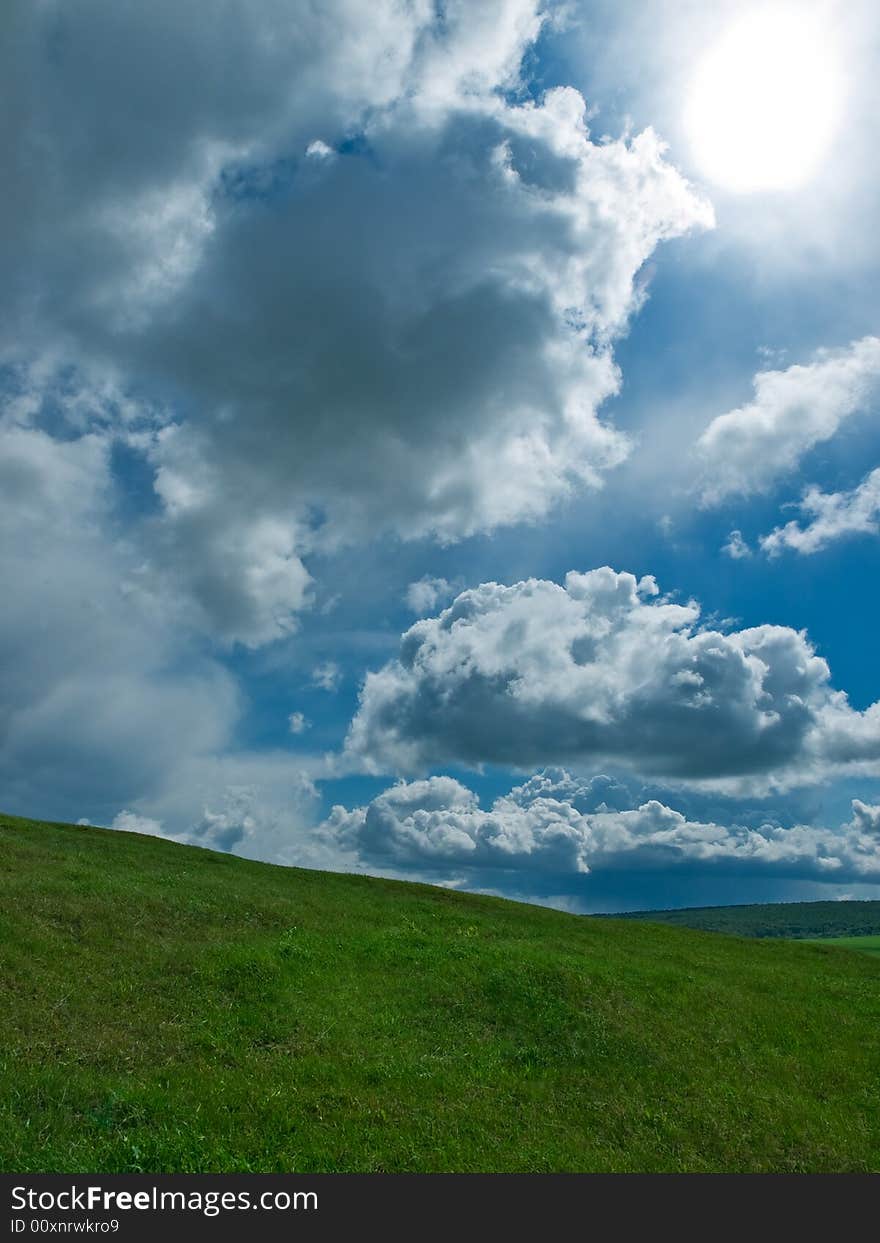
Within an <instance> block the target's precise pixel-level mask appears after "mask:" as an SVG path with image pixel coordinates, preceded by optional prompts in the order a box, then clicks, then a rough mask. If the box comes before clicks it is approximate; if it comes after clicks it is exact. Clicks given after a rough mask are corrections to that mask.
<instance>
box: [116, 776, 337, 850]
mask: <svg viewBox="0 0 880 1243" xmlns="http://www.w3.org/2000/svg"><path fill="white" fill-rule="evenodd" d="M317 797H318V796H317V791H316V789H315V786H314V783H313V781H312V780H311V778H310V777H309V776H308V775H307V773H306V772H305V771H304V770H303V769H301V768H297V767H295V766H293V765H291V762H290V756H289V755H286V754H283V753H280V752H278V753H275V752H268V753H263V754H260V755H254V754H247V753H241V752H239V753H235V752H228V753H226V754H224V755H221V756H207V757H196V756H182V757H181V761H180V763H179V764H178V765H176V766H175V767H173V768H171V769H169V772H168V773H167V774H166V780H165V781H164V783H161V784H160V785H159V786H157V788H156V789H154V790H153V791H151V792H150V794H149V795H148V796H146V797H144V798H142V799H141V800H140V801H139V803H138V804H137V806H136V808H135V809H134V810H132V809H130V808H126V809H125V810H123V811H121V812H119V813H118V814H117V815H116V816H115V817H114V818H113V819H112V821H111V823H110V827H111V828H113V829H124V830H127V831H128V832H132V833H148V834H150V835H152V836H158V837H164V838H166V839H168V840H170V841H176V842H182V843H185V844H188V845H192V846H204V847H206V848H208V849H210V850H220V851H227V852H229V853H232V854H236V855H241V856H243V857H245V858H249V859H259V860H262V861H264V862H268V863H282V864H288V865H294V864H296V865H302V866H311V867H328V868H333V867H334V866H335V867H340V866H345V860H344V859H342V858H341V857H340V855H339V851H338V850H336V851H335V852H334V850H332V849H331V844H330V843H326V842H321V841H319V840H317V839H316V838H315V837H314V834H313V831H312V830H313V827H314V823H315V811H316V807H317Z"/></svg>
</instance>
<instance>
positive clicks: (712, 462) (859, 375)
mask: <svg viewBox="0 0 880 1243" xmlns="http://www.w3.org/2000/svg"><path fill="white" fill-rule="evenodd" d="M878 385H880V338H878V337H863V338H862V339H861V340H859V341H854V342H853V343H852V344H851V345H849V346H847V347H846V348H845V349H840V350H820V351H818V353H817V354H816V355H815V357H814V358H813V360H812V361H811V362H810V363H807V364H804V365H798V366H793V367H788V368H786V369H785V370H782V371H761V372H758V374H757V375H756V376H755V378H754V388H755V396H754V400H753V401H751V402H749V403H748V404H747V405H744V406H740V407H738V408H737V409H736V410H730V411H728V412H727V413H726V414H721V415H719V416H718V417H717V418H715V419H713V420H712V422H711V423H710V424H709V426H708V427H707V428H706V430H705V431H704V432H703V434H702V435H701V436H700V438H699V440H698V441H697V455H698V458H699V460H700V463H701V471H702V482H701V485H700V490H701V497H702V501H703V503H704V504H706V505H715V504H718V503H719V502H721V501H723V500H724V499H725V498H726V497H729V496H733V495H738V496H748V495H751V494H753V493H760V492H768V491H769V490H770V488H771V487H772V486H773V484H775V483H776V481H777V480H778V479H780V478H781V477H782V476H784V475H787V474H789V473H790V472H792V471H793V470H794V469H795V468H796V467H797V465H798V463H799V462H800V460H801V458H803V457H804V456H805V454H807V453H808V452H809V450H810V449H812V448H813V447H814V446H815V445H817V444H819V443H821V442H822V441H824V440H829V439H830V438H831V437H832V436H833V435H834V434H835V432H836V431H837V430H838V428H839V427H840V425H841V423H842V422H843V421H844V420H845V419H847V418H850V417H851V416H852V415H854V414H856V413H857V412H858V411H860V410H864V409H865V407H866V406H867V405H868V404H869V403H870V402H871V400H872V399H873V398H874V397H875V396H876V393H877V390H878Z"/></svg>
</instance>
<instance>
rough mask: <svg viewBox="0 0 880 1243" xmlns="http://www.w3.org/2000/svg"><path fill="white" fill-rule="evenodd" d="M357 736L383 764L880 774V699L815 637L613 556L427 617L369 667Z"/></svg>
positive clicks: (363, 760)
mask: <svg viewBox="0 0 880 1243" xmlns="http://www.w3.org/2000/svg"><path fill="white" fill-rule="evenodd" d="M346 746H347V753H348V757H349V762H351V763H354V764H359V765H361V766H365V767H366V768H368V769H369V770H371V771H376V772H387V771H397V772H401V773H407V774H412V773H418V772H420V771H425V770H426V769H430V768H431V767H435V766H439V765H443V764H448V763H463V764H466V765H469V766H472V767H477V766H479V765H481V764H484V763H493V764H501V765H508V766H513V767H517V768H520V769H523V768H527V767H530V766H532V765H538V764H546V763H550V764H560V763H574V762H577V763H579V764H586V763H595V762H601V763H603V764H604V763H606V762H608V763H616V764H624V765H626V766H627V767H628V768H630V769H632V770H634V771H637V772H640V773H644V774H653V775H655V776H657V777H663V778H674V779H681V780H688V781H702V782H722V783H723V782H724V781H732V782H733V783H734V784H735V783H736V782H737V781H740V782H741V781H745V780H746V779H753V783H754V784H762V783H763V784H764V785H766V786H785V785H788V786H790V785H793V784H797V783H799V782H810V781H815V780H818V779H820V777H821V776H823V775H826V774H827V773H828V772H829V771H830V770H832V769H833V770H835V771H836V770H838V769H840V768H846V767H847V766H861V767H862V769H864V770H865V771H868V770H870V771H872V772H873V771H877V770H878V763H880V704H875V705H873V706H872V707H871V708H869V709H868V710H867V711H865V712H857V711H855V710H853V709H852V708H851V707H850V706H849V703H848V701H847V699H846V696H845V695H844V694H843V693H842V692H840V691H835V690H833V689H832V688H831V685H830V670H829V668H828V665H827V664H826V662H825V661H824V660H822V659H821V657H819V656H817V655H816V654H815V652H814V650H813V648H812V647H811V646H810V644H809V642H808V640H807V638H806V636H805V634H803V633H802V632H798V631H795V630H792V629H790V628H788V627H785V626H771V625H762V626H756V627H751V628H749V629H746V630H739V631H727V632H725V631H722V630H719V629H716V628H711V627H708V626H703V625H701V623H700V610H699V606H698V605H697V604H696V603H695V602H693V601H690V602H688V603H687V604H676V603H673V602H672V601H670V600H669V599H667V598H665V597H662V596H660V595H659V592H658V588H657V585H656V583H655V582H654V580H653V578H650V577H647V578H643V579H641V580H637V579H636V578H635V577H634V576H633V575H632V574H626V573H621V574H618V573H616V572H615V571H614V570H611V569H609V568H608V567H604V568H602V569H598V570H592V571H590V572H589V573H586V574H580V573H575V572H572V573H569V574H568V575H566V578H565V583H564V585H562V586H561V585H559V584H557V583H554V582H548V581H545V580H540V579H529V580H527V581H525V582H519V583H515V584H513V585H512V586H509V587H506V586H501V585H499V584H498V583H483V584H481V585H480V586H479V587H476V588H474V589H472V590H468V591H464V592H462V593H461V595H459V596H458V597H457V598H456V600H455V601H453V603H452V604H451V605H450V607H449V608H447V609H445V610H443V612H441V613H440V614H439V616H437V617H433V618H425V619H423V620H421V621H418V622H416V623H415V625H413V626H412V627H411V628H410V629H409V630H407V631H406V633H405V634H404V635H403V636H402V638H401V644H400V652H399V656H398V658H397V659H396V660H393V661H391V662H389V663H388V664H386V665H385V666H384V667H383V668H382V669H380V670H379V671H378V672H374V673H370V674H368V675H367V678H366V681H365V683H364V687H363V690H362V693H361V700H360V706H359V709H358V712H357V714H356V716H355V718H354V720H353V721H352V724H351V727H350V730H349V735H348V740H347V744H346ZM865 766H867V768H865Z"/></svg>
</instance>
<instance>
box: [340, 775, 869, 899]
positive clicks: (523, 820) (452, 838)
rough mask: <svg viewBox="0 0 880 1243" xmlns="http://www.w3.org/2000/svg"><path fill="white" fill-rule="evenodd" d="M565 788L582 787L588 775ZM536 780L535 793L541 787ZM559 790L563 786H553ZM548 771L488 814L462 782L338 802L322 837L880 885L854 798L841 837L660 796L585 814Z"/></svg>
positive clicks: (445, 780)
mask: <svg viewBox="0 0 880 1243" xmlns="http://www.w3.org/2000/svg"><path fill="white" fill-rule="evenodd" d="M565 777H566V778H567V780H566V782H565V784H566V785H567V786H568V788H569V789H570V790H574V791H577V788H578V785H579V783H578V782H577V780H576V779H572V778H568V777H567V774H565ZM533 782H534V783H536V786H533V784H532V783H533ZM551 784H552V785H553V786H558V784H559V783H558V781H557V782H554V783H551ZM540 786H541V779H540V776H539V777H537V778H533V779H532V781H531V782H529V783H526V785H525V786H523V787H519V788H518V789H515V790H512V791H511V792H510V793H509V794H507V795H503V796H502V797H500V798H497V799H496V800H495V801H494V803H493V804H492V807H491V808H490V809H489V810H488V811H484V810H482V809H481V808H480V806H479V802H478V800H477V797H476V795H475V794H473V793H472V792H471V791H470V790H469V789H467V787H465V786H463V785H462V784H461V783H460V782H458V781H456V780H453V779H452V778H451V777H431V778H428V779H427V780H425V781H414V782H410V783H408V784H407V783H402V782H401V783H399V784H398V785H395V786H392V787H391V788H390V789H388V790H386V791H385V792H384V793H382V794H380V795H379V796H378V797H377V798H375V799H373V800H372V802H371V803H369V804H368V805H367V806H366V807H358V808H355V809H354V810H351V811H348V810H346V809H345V808H344V807H341V806H336V807H334V808H333V810H332V812H331V814H330V816H329V817H328V818H327V820H326V821H325V822H324V824H323V825H322V826H321V827H320V829H319V830H318V835H319V836H320V837H322V838H323V839H324V840H326V841H328V842H332V843H334V844H335V845H337V846H338V847H339V848H340V849H342V850H344V851H348V852H350V853H351V854H353V855H354V856H355V857H356V858H358V859H359V860H360V861H361V862H363V863H366V864H373V865H378V866H380V867H381V866H385V867H387V866H389V865H390V866H394V867H400V868H419V869H421V870H422V871H427V872H428V874H429V875H431V874H433V873H434V872H438V871H442V870H443V869H447V870H448V869H450V868H453V869H461V868H464V869H467V870H468V872H471V874H472V870H473V869H527V870H529V871H531V872H550V873H574V874H578V873H580V874H586V873H592V872H608V871H620V870H626V871H632V870H635V869H642V870H646V871H652V870H656V869H662V870H667V869H673V870H674V869H677V868H685V869H687V868H690V869H695V870H704V871H723V870H733V871H735V872H738V873H742V874H752V875H755V874H761V873H776V874H778V875H787V876H791V877H798V878H801V879H812V880H818V881H829V880H834V881H841V880H850V881H851V880H860V881H878V880H880V807H874V806H870V805H867V804H865V803H862V802H860V801H859V800H858V799H856V800H854V802H853V817H852V819H851V820H850V821H849V823H847V824H845V825H843V826H842V827H841V828H840V829H838V830H833V829H825V828H817V827H814V826H811V825H795V826H794V827H792V828H781V827H779V826H778V825H775V824H772V823H766V824H763V825H761V826H759V827H758V828H750V827H745V826H740V825H730V826H728V825H720V824H715V823H711V822H709V823H704V822H701V821H693V820H688V819H687V818H686V817H685V816H684V815H682V814H681V813H680V812H678V811H676V810H674V809H673V808H671V807H668V806H666V805H665V804H663V803H661V802H658V801H657V800H655V799H652V800H650V801H648V802H645V803H643V804H642V805H641V806H639V807H635V808H631V809H623V810H612V809H610V808H608V807H607V806H605V805H604V804H603V805H601V806H600V807H599V808H596V809H594V810H591V811H582V810H579V809H578V807H576V806H575V804H574V803H573V802H572V801H570V799H567V798H565V797H562V796H561V794H560V791H559V790H558V789H554V794H556V797H547V796H544V795H543V794H541V793H540V792H539V790H540Z"/></svg>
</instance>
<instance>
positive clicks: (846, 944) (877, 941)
mask: <svg viewBox="0 0 880 1243" xmlns="http://www.w3.org/2000/svg"><path fill="white" fill-rule="evenodd" d="M822 944H823V945H840V946H842V947H843V948H844V949H849V950H858V952H859V953H861V954H873V955H874V956H875V957H877V958H880V937H823V938H822Z"/></svg>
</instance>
